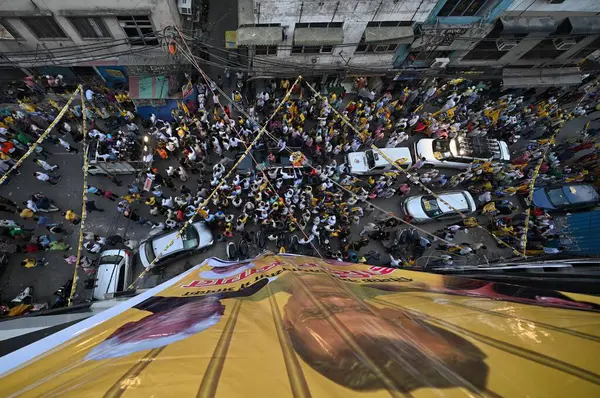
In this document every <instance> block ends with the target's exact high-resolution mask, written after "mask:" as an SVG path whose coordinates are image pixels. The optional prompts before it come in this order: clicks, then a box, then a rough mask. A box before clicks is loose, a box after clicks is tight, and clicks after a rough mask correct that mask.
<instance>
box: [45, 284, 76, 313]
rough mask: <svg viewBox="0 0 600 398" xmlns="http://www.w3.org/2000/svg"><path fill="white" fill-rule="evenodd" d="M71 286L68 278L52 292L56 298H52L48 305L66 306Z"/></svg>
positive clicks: (53, 306)
mask: <svg viewBox="0 0 600 398" xmlns="http://www.w3.org/2000/svg"><path fill="white" fill-rule="evenodd" d="M72 287H73V280H72V279H69V280H68V281H67V282H66V283H65V284H64V285H62V286H61V287H59V288H58V289H57V290H56V291H55V292H54V295H55V296H56V299H55V300H54V303H53V304H52V305H51V306H50V308H51V309H54V308H62V307H66V306H67V304H68V301H69V296H70V295H71V288H72Z"/></svg>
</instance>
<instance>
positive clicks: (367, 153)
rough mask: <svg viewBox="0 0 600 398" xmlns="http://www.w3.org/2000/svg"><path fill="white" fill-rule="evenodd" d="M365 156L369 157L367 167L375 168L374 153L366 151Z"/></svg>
mask: <svg viewBox="0 0 600 398" xmlns="http://www.w3.org/2000/svg"><path fill="white" fill-rule="evenodd" d="M365 156H366V157H367V166H369V169H372V168H373V167H375V155H374V154H373V151H371V150H368V151H366V152H365Z"/></svg>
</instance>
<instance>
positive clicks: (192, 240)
mask: <svg viewBox="0 0 600 398" xmlns="http://www.w3.org/2000/svg"><path fill="white" fill-rule="evenodd" d="M199 242H200V236H198V231H197V230H196V228H194V227H192V226H188V227H187V228H186V229H185V231H184V232H183V248H184V249H185V250H190V249H195V248H196V247H198V243H199Z"/></svg>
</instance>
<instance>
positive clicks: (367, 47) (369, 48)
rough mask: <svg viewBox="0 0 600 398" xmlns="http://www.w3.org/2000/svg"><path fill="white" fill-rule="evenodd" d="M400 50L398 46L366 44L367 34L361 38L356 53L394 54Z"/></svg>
mask: <svg viewBox="0 0 600 398" xmlns="http://www.w3.org/2000/svg"><path fill="white" fill-rule="evenodd" d="M397 48H398V44H383V43H374V44H370V43H366V42H365V34H364V33H363V36H362V37H361V38H360V44H359V45H358V46H357V47H356V51H355V53H359V54H360V53H393V52H395V51H396V49H397Z"/></svg>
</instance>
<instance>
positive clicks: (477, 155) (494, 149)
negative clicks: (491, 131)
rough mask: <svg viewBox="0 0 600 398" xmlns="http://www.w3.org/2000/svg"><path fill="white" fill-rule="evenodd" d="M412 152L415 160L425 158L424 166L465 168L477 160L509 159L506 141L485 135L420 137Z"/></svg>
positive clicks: (506, 160)
mask: <svg viewBox="0 0 600 398" xmlns="http://www.w3.org/2000/svg"><path fill="white" fill-rule="evenodd" d="M414 152H415V161H416V160H418V159H422V158H425V164H424V166H425V167H445V168H449V169H467V168H468V167H469V164H471V163H473V162H477V161H479V162H485V161H488V160H499V161H505V162H508V161H510V153H509V151H508V144H506V142H504V141H498V140H496V139H492V138H485V137H484V138H477V137H473V138H468V137H464V136H459V137H456V138H452V139H449V140H444V139H434V138H422V139H420V140H418V141H417V142H416V143H415V146H414Z"/></svg>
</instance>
